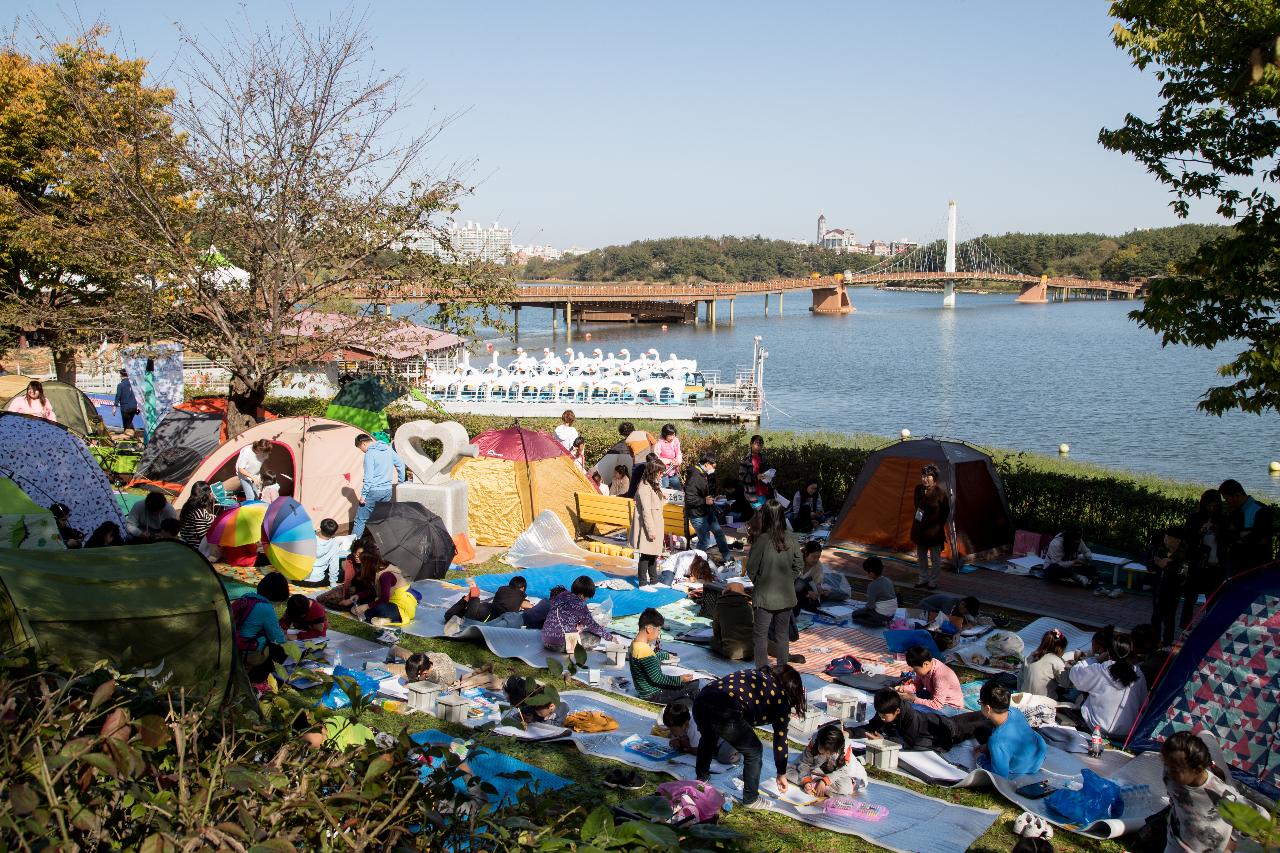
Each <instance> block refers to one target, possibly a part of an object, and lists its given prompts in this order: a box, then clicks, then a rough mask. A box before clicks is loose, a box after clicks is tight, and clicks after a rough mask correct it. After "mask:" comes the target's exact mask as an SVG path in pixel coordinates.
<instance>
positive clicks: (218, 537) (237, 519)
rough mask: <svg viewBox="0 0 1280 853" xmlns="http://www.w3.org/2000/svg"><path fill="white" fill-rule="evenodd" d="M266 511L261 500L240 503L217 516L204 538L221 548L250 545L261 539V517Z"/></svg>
mask: <svg viewBox="0 0 1280 853" xmlns="http://www.w3.org/2000/svg"><path fill="white" fill-rule="evenodd" d="M266 512H267V505H266V504H264V503H263V502H262V501H250V502H249V503H244V504H240V506H238V507H236V508H235V509H230V510H227V511H226V512H224V513H223V514H222V515H220V516H218V518H217V520H215V521H214V522H213V526H212V527H210V528H209V532H208V534H206V538H207V539H208V540H209V543H210V544H211V545H219V546H221V547H223V548H239V547H241V546H242V545H252V544H254V543H255V542H258V541H259V540H261V539H262V517H263V516H264V515H265V514H266Z"/></svg>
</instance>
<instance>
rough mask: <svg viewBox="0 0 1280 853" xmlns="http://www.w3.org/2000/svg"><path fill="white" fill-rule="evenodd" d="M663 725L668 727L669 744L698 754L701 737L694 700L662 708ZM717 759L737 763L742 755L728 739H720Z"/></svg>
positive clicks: (721, 761)
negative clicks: (694, 721)
mask: <svg viewBox="0 0 1280 853" xmlns="http://www.w3.org/2000/svg"><path fill="white" fill-rule="evenodd" d="M662 725H664V726H666V727H667V735H668V738H667V744H668V745H669V746H670V747H671V748H672V749H678V750H680V751H681V752H684V753H688V754H689V755H697V754H698V743H699V741H700V740H701V737H700V736H699V734H698V727H697V726H696V725H694V723H693V702H692V701H691V700H689V699H680V700H677V701H675V702H672V703H671V704H670V705H668V706H666V707H665V708H663V709H662ZM715 759H716V761H719V762H720V763H721V764H737V763H738V762H739V761H741V760H742V756H741V755H739V754H738V751H737V750H736V749H734V748H733V747H732V746H731V745H730V744H729V742H728V741H723V740H722V741H720V745H719V746H718V747H717V748H716V755H715Z"/></svg>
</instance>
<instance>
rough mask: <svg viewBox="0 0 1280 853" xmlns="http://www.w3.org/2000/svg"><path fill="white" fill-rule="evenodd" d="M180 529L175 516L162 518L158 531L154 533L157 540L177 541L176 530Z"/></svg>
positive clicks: (180, 526)
mask: <svg viewBox="0 0 1280 853" xmlns="http://www.w3.org/2000/svg"><path fill="white" fill-rule="evenodd" d="M181 529H182V525H181V524H180V523H179V522H178V519H176V518H166V519H162V520H161V522H160V532H159V533H158V534H157V535H156V541H157V542H177V541H178V531H180V530H181Z"/></svg>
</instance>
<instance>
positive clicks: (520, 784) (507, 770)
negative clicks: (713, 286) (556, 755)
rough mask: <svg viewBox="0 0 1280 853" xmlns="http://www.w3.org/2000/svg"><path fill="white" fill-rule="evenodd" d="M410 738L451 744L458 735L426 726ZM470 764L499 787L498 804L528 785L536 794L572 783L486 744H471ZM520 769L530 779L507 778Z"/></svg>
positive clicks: (463, 786)
mask: <svg viewBox="0 0 1280 853" xmlns="http://www.w3.org/2000/svg"><path fill="white" fill-rule="evenodd" d="M410 740H412V741H413V742H414V743H416V744H420V745H424V744H441V745H444V746H448V745H449V744H450V743H452V742H453V741H454V740H455V738H454V737H453V735H447V734H445V733H444V732H441V731H436V730H435V729H427V730H426V731H421V732H417V733H416V734H413V735H410ZM467 766H468V767H470V768H471V772H472V773H474V774H475V776H476V778H477V779H480V780H481V781H484V782H488V783H489V784H490V785H492V786H493V787H494V788H495V789H497V791H498V794H497V797H496V798H493V799H492V800H491V802H492V804H493V805H495V806H497V805H501V804H504V803H507V802H508V801H513V800H515V798H516V795H517V794H518V793H519V792H520V791H521V790H522V789H525V788H527V789H529V790H531V791H533V792H534V793H547V792H550V791H555V790H557V789H559V788H564V787H567V786H568V785H569V784H570V783H569V780H568V779H564V778H562V777H560V776H557V775H555V774H554V773H548V772H547V771H546V770H543V769H542V768H540V767H534V766H533V765H532V764H525V763H524V762H523V761H521V760H519V759H518V758H512V757H511V756H509V755H504V754H503V753H501V752H494V751H493V750H491V749H486V748H485V747H483V746H473V747H471V751H470V752H469V753H467ZM422 772H423V774H427V773H430V772H431V770H430V768H428V767H423V768H422ZM519 772H524V773H528V774H529V776H530V778H528V779H510V778H507V775H509V774H512V773H519ZM454 785H455V786H456V787H457V788H458V790H459V791H466V784H465V783H464V782H463V780H461V779H458V780H456V781H455V782H454Z"/></svg>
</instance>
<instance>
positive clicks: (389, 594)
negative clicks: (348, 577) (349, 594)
mask: <svg viewBox="0 0 1280 853" xmlns="http://www.w3.org/2000/svg"><path fill="white" fill-rule="evenodd" d="M356 586H357V588H358V589H360V592H358V593H357V595H356V598H357V600H358V601H359V603H358V604H356V605H355V606H353V607H352V608H351V615H352V616H354V617H356V618H357V619H364V620H365V621H367V622H369V623H370V624H373V625H378V626H382V625H387V624H392V623H395V624H401V625H404V624H407V623H409V622H412V621H413V616H414V614H415V613H416V612H417V609H418V600H417V599H416V598H414V596H413V594H412V593H411V592H410V591H409V583H408V582H407V581H406V580H405V579H404V576H403V575H401V574H400V570H399V569H397V568H396V567H395V566H393V565H391V564H390V563H388V562H386V561H385V560H383V559H382V557H381V555H379V554H378V553H377V552H376V551H374V550H373V549H371V548H366V549H365V552H364V554H363V555H362V556H361V558H360V575H359V576H358V577H357V578H356ZM374 620H379V621H376V622H375V621H374Z"/></svg>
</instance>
